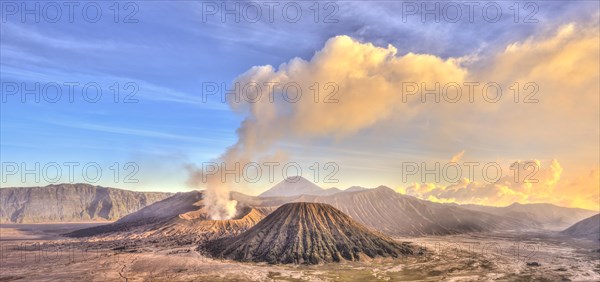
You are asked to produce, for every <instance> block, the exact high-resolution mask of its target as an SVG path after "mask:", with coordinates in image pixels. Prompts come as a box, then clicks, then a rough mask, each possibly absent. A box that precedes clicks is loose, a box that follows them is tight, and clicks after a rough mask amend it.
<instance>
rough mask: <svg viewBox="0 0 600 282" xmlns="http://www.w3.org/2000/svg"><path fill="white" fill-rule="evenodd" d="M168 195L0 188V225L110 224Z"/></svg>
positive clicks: (88, 188)
mask: <svg viewBox="0 0 600 282" xmlns="http://www.w3.org/2000/svg"><path fill="white" fill-rule="evenodd" d="M171 195H172V194H171V193H161V192H135V191H127V190H121V189H116V188H107V187H100V186H92V185H89V184H58V185H48V186H45V187H23V188H2V189H0V222H2V223H42V222H76V221H111V220H117V219H119V218H121V217H123V216H125V215H127V214H130V213H132V212H135V211H138V210H139V209H141V208H143V207H145V206H147V205H150V204H152V203H154V202H157V201H160V200H163V199H165V198H167V197H170V196H171Z"/></svg>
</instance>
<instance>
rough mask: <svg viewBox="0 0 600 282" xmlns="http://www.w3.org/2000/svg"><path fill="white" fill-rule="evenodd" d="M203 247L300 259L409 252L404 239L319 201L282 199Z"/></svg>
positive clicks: (254, 257)
mask: <svg viewBox="0 0 600 282" xmlns="http://www.w3.org/2000/svg"><path fill="white" fill-rule="evenodd" d="M203 248H204V249H205V250H206V251H207V252H208V253H209V254H211V255H213V256H215V257H219V258H228V259H233V260H238V261H246V262H250V261H253V262H268V263H300V264H301V263H304V264H318V263H322V262H339V261H342V260H350V261H356V260H361V259H364V258H365V256H368V257H371V258H373V257H378V256H382V257H401V256H403V255H408V254H412V248H411V247H410V246H409V245H408V244H407V243H403V244H400V243H397V242H395V241H393V240H392V239H389V238H387V237H385V236H383V235H381V234H378V233H375V232H373V231H371V230H369V229H368V228H366V227H365V226H362V225H361V224H359V223H357V222H356V221H354V220H352V218H350V217H349V216H347V215H345V214H344V213H342V212H341V211H339V210H337V209H336V208H334V207H332V206H331V205H327V204H320V203H289V204H285V205H283V206H281V207H279V208H278V209H277V210H275V211H274V212H273V213H271V214H270V215H268V216H267V217H266V218H265V219H264V220H262V221H260V222H259V223H258V224H257V225H255V226H254V227H252V228H251V229H250V230H248V231H246V232H244V233H242V234H241V235H239V236H236V237H232V238H223V239H218V240H214V241H210V242H208V243H206V244H205V245H204V246H203Z"/></svg>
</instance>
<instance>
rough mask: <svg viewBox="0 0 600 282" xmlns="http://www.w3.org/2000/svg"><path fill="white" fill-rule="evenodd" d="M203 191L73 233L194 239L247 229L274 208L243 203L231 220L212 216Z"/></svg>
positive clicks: (193, 192) (80, 234)
mask: <svg viewBox="0 0 600 282" xmlns="http://www.w3.org/2000/svg"><path fill="white" fill-rule="evenodd" d="M202 199H203V193H202V192H201V191H191V192H187V193H177V194H175V195H174V196H173V197H170V198H168V199H165V200H163V201H160V202H157V203H155V204H153V205H150V206H148V207H145V208H143V209H141V210H140V211H138V212H135V213H132V214H130V215H128V216H126V217H123V218H122V219H120V220H118V221H117V222H114V223H112V224H107V225H103V226H96V227H91V228H86V229H81V230H77V231H75V232H72V233H69V234H67V236H71V237H88V236H104V237H111V236H112V237H115V238H120V239H124V238H126V239H156V240H165V239H169V240H173V241H179V242H180V243H192V242H199V241H204V240H207V239H215V238H221V237H224V236H233V235H236V234H239V233H241V232H244V231H246V230H248V229H249V228H250V227H252V226H254V225H255V224H256V223H257V222H259V221H260V220H261V219H263V218H264V217H265V216H266V214H267V213H269V212H271V211H272V209H269V208H264V207H263V208H261V207H256V208H252V207H248V206H244V205H241V206H239V208H238V214H237V216H236V217H235V218H233V219H231V220H211V219H210V218H209V217H208V215H207V213H206V212H205V211H204V204H203V201H202Z"/></svg>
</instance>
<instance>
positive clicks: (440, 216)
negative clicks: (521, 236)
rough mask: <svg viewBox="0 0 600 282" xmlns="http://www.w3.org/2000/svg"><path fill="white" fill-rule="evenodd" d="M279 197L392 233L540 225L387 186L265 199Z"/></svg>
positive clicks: (444, 232)
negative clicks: (328, 208) (332, 209)
mask: <svg viewBox="0 0 600 282" xmlns="http://www.w3.org/2000/svg"><path fill="white" fill-rule="evenodd" d="M277 200H279V201H281V202H313V203H326V204H330V205H332V206H334V207H335V208H337V209H339V210H341V211H342V212H344V213H345V214H347V215H349V216H350V217H352V218H353V219H354V220H356V221H358V222H359V223H361V224H364V225H366V226H368V227H371V228H373V229H376V230H379V231H381V232H384V233H385V234H388V235H392V236H422V235H447V234H461V233H467V232H477V231H491V230H508V229H529V228H534V227H537V226H535V225H533V226H532V225H530V224H529V222H528V221H523V220H520V219H515V218H509V217H504V216H498V215H492V214H489V213H485V212H479V211H472V210H467V209H463V208H461V207H456V206H450V205H444V204H439V203H433V202H429V201H425V200H420V199H417V198H415V197H412V196H407V195H402V194H399V193H397V192H395V191H394V190H392V189H390V188H388V187H385V186H380V187H378V188H375V189H367V190H359V191H357V192H344V193H337V194H334V195H329V196H313V195H302V196H298V197H292V198H290V197H287V198H279V199H277V198H264V199H263V201H264V203H266V204H267V205H274V204H276V203H277ZM255 204H258V203H256V202H255Z"/></svg>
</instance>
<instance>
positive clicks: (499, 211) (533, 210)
mask: <svg viewBox="0 0 600 282" xmlns="http://www.w3.org/2000/svg"><path fill="white" fill-rule="evenodd" d="M461 207H463V208H466V209H470V210H475V211H482V212H487V213H491V214H494V215H499V216H504V217H510V218H515V219H521V220H528V221H530V222H532V223H533V224H538V225H540V226H542V227H543V228H546V229H551V230H563V229H565V228H567V227H569V226H571V225H573V224H575V223H576V222H578V221H580V220H583V219H585V218H588V217H590V216H593V215H594V214H596V213H598V212H597V211H592V210H585V209H579V208H566V207H559V206H556V205H553V204H546V203H539V204H519V203H513V204H512V205H510V206H506V207H490V206H480V205H461Z"/></svg>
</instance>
